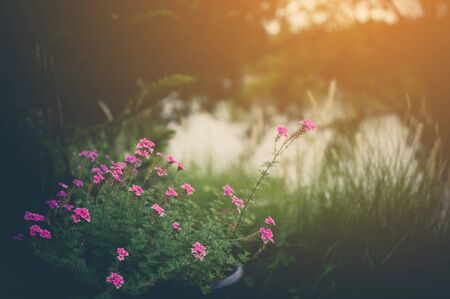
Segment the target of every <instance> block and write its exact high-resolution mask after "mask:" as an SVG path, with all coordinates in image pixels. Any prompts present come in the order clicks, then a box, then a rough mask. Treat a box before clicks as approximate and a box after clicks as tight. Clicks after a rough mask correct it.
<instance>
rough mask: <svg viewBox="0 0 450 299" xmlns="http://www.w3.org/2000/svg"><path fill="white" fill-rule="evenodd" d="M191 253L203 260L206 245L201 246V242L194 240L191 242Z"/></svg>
mask: <svg viewBox="0 0 450 299" xmlns="http://www.w3.org/2000/svg"><path fill="white" fill-rule="evenodd" d="M191 252H192V255H193V256H194V257H195V258H196V259H198V260H200V261H203V259H204V258H205V256H206V247H205V246H203V245H202V244H201V243H199V242H195V243H194V244H192V249H191Z"/></svg>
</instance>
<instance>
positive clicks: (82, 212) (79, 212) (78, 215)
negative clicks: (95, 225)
mask: <svg viewBox="0 0 450 299" xmlns="http://www.w3.org/2000/svg"><path fill="white" fill-rule="evenodd" d="M72 219H73V222H75V223H78V222H80V220H81V219H84V220H86V221H87V222H91V215H90V214H89V210H88V209H86V208H76V209H75V210H73V213H72Z"/></svg>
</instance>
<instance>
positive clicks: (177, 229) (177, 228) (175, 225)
mask: <svg viewBox="0 0 450 299" xmlns="http://www.w3.org/2000/svg"><path fill="white" fill-rule="evenodd" d="M172 228H173V230H174V231H177V232H179V231H181V225H180V224H179V223H178V222H174V223H172Z"/></svg>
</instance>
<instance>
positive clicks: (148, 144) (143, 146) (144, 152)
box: [135, 138, 155, 158]
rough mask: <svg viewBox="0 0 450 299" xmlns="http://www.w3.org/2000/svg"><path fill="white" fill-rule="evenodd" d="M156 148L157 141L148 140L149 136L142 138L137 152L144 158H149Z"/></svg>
mask: <svg viewBox="0 0 450 299" xmlns="http://www.w3.org/2000/svg"><path fill="white" fill-rule="evenodd" d="M154 148H155V143H153V141H151V140H148V139H147V138H142V139H141V140H139V143H138V144H137V146H136V151H135V154H136V155H137V156H140V157H142V158H148V157H149V156H150V154H151V153H153V150H154Z"/></svg>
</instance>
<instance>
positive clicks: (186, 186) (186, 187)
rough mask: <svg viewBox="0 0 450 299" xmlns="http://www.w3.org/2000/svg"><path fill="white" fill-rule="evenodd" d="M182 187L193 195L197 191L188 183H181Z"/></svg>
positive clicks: (188, 193)
mask: <svg viewBox="0 0 450 299" xmlns="http://www.w3.org/2000/svg"><path fill="white" fill-rule="evenodd" d="M181 189H183V190H184V191H186V193H187V195H192V194H193V193H194V192H195V189H194V188H193V187H192V186H191V185H190V184H188V183H184V184H183V185H181Z"/></svg>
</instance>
